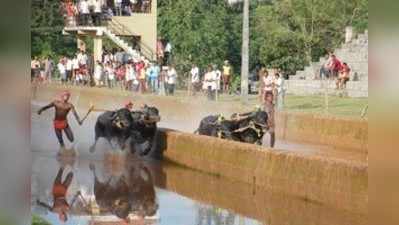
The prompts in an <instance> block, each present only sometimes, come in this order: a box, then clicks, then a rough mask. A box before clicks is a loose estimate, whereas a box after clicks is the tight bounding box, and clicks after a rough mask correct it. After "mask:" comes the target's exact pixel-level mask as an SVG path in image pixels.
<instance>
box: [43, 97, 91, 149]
mask: <svg viewBox="0 0 399 225" xmlns="http://www.w3.org/2000/svg"><path fill="white" fill-rule="evenodd" d="M70 97H71V93H70V92H69V91H63V92H62V93H61V94H60V98H59V99H56V100H54V101H53V102H51V103H50V104H48V105H46V106H44V107H42V108H41V109H39V111H38V112H37V113H38V114H39V115H41V113H42V112H43V111H46V110H47V109H50V108H52V107H54V108H55V118H54V131H55V135H56V136H57V139H58V142H59V144H60V146H61V148H64V147H65V143H64V139H63V137H62V131H64V133H65V135H66V136H67V138H68V140H69V141H70V142H73V141H74V136H73V132H72V129H71V127H70V126H69V124H68V120H67V116H68V114H69V112H70V111H71V110H72V113H73V115H74V116H75V119H76V121H77V122H78V124H79V125H82V124H83V122H84V120H85V119H86V118H87V116H88V115H89V114H90V112H91V111H92V110H93V108H94V107H93V106H91V107H90V109H89V111H88V112H87V114H86V115H85V117H83V119H80V118H79V115H78V113H77V112H76V109H75V106H74V105H73V104H72V103H70V102H69V98H70Z"/></svg>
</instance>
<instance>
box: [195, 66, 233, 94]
mask: <svg viewBox="0 0 399 225" xmlns="http://www.w3.org/2000/svg"><path fill="white" fill-rule="evenodd" d="M221 69H222V70H220V69H219V67H218V66H217V65H208V67H207V68H206V69H204V72H203V74H202V76H201V74H200V69H199V67H198V66H197V65H195V64H193V65H192V67H191V71H190V78H191V84H190V90H191V94H192V95H194V96H195V95H196V94H197V93H199V92H202V93H204V94H206V95H207V97H208V99H209V100H211V101H214V100H216V98H217V96H218V94H219V93H230V86H231V85H230V84H231V82H230V81H231V76H232V68H231V65H230V64H229V62H228V61H227V60H226V61H225V62H224V64H223V66H222V68H221Z"/></svg>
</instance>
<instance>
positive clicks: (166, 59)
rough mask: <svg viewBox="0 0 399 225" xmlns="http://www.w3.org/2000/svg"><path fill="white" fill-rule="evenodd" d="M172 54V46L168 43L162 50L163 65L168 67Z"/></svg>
mask: <svg viewBox="0 0 399 225" xmlns="http://www.w3.org/2000/svg"><path fill="white" fill-rule="evenodd" d="M171 54H172V44H171V43H170V42H169V41H168V43H167V44H166V46H165V49H164V65H169V63H170V57H171Z"/></svg>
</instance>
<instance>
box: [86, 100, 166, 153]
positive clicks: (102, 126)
mask: <svg viewBox="0 0 399 225" xmlns="http://www.w3.org/2000/svg"><path fill="white" fill-rule="evenodd" d="M159 121H160V116H159V110H158V109H157V108H155V107H150V106H147V105H144V106H143V107H142V109H141V110H139V111H133V112H131V111H130V110H128V109H126V108H123V109H119V110H117V111H107V112H105V113H103V114H101V115H100V116H99V117H98V119H97V122H96V125H95V142H94V144H93V145H92V146H91V148H90V152H94V151H95V147H96V143H97V141H98V139H99V138H105V139H106V140H107V141H108V142H109V143H110V144H111V147H112V148H116V146H115V145H114V144H113V142H114V141H116V142H117V144H118V145H119V147H120V148H121V149H122V150H124V149H125V148H126V143H129V146H128V147H130V151H131V152H132V153H135V152H138V153H139V154H140V155H142V156H143V155H147V154H148V153H149V152H150V150H151V149H152V146H153V141H154V138H155V134H156V131H157V123H158V122H159Z"/></svg>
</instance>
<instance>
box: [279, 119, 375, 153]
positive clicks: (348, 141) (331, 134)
mask: <svg viewBox="0 0 399 225" xmlns="http://www.w3.org/2000/svg"><path fill="white" fill-rule="evenodd" d="M277 122H278V125H279V126H277V130H276V132H277V137H278V138H279V139H283V140H289V141H293V142H302V143H303V142H306V143H313V144H317V145H323V146H332V147H334V148H337V149H340V150H342V151H343V150H346V151H354V152H359V153H362V154H367V153H368V121H367V120H362V119H342V118H334V117H331V116H329V117H326V116H318V115H312V114H301V113H280V114H279V115H278V116H277Z"/></svg>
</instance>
